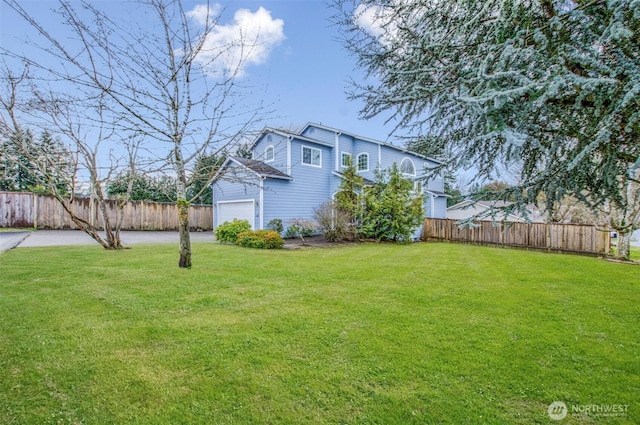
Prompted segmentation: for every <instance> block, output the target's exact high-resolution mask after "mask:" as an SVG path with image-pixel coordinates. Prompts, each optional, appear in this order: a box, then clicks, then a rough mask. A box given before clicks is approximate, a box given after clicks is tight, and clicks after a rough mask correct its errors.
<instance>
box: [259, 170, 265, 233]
mask: <svg viewBox="0 0 640 425" xmlns="http://www.w3.org/2000/svg"><path fill="white" fill-rule="evenodd" d="M258 211H259V212H260V220H259V222H258V225H259V228H260V230H263V229H264V177H262V179H261V180H260V205H258Z"/></svg>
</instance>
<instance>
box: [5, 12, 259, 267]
mask: <svg viewBox="0 0 640 425" xmlns="http://www.w3.org/2000/svg"><path fill="white" fill-rule="evenodd" d="M3 1H4V3H5V4H6V5H8V6H9V7H10V8H11V9H12V10H13V11H15V12H16V13H17V14H18V15H19V16H20V17H21V18H22V19H24V20H25V21H26V22H27V23H28V24H29V25H30V27H31V28H33V29H35V30H36V31H37V33H38V34H39V36H40V37H42V38H43V39H44V40H45V42H46V43H45V44H43V46H44V47H41V48H40V49H41V52H43V53H44V54H46V55H47V56H48V57H49V58H53V59H55V61H57V62H58V63H61V64H62V65H61V66H59V67H55V68H54V67H52V66H50V65H47V64H48V63H50V62H46V61H43V60H40V59H37V58H36V57H35V56H27V55H24V54H15V52H14V55H15V56H18V57H19V58H20V59H21V60H23V61H25V62H27V63H28V64H29V66H30V67H31V68H33V69H37V70H38V71H39V72H41V73H45V74H47V76H48V79H49V80H56V81H57V82H60V83H62V84H63V85H65V86H69V85H71V86H72V87H73V88H74V89H75V90H76V91H77V92H78V93H82V94H84V95H85V99H84V101H85V102H86V101H89V100H91V99H104V100H105V103H104V107H105V115H104V116H103V119H105V120H107V119H108V120H109V122H110V123H114V125H115V128H116V130H117V131H118V133H119V134H120V135H121V137H124V135H129V134H135V135H144V137H145V146H146V147H147V149H149V150H150V149H151V148H152V146H153V147H154V148H155V152H157V155H156V158H157V160H158V161H161V162H164V163H165V164H166V165H167V166H168V167H169V169H170V170H171V172H172V174H173V175H174V177H175V178H176V197H177V201H176V205H177V207H178V216H179V232H180V259H179V266H180V267H185V268H188V267H191V242H190V238H189V205H190V202H191V199H189V198H188V196H187V193H188V192H187V191H188V188H189V187H190V186H191V185H192V184H193V182H194V180H196V179H197V178H199V177H198V176H195V175H194V173H193V172H192V170H193V168H194V165H195V163H196V160H197V158H199V157H202V156H205V155H217V154H220V153H221V152H223V151H224V150H225V148H226V147H227V146H229V145H230V144H234V143H237V142H238V141H240V140H241V139H242V138H244V137H246V133H247V132H248V131H250V130H251V129H253V128H254V126H255V125H256V124H257V123H258V122H259V121H261V119H262V118H263V117H264V115H265V114H266V112H265V111H264V108H263V106H262V103H261V102H260V101H257V102H253V101H249V97H250V96H253V99H255V93H252V92H250V91H249V90H247V89H248V87H245V86H243V84H242V79H241V77H242V75H243V70H244V67H245V65H246V61H247V58H249V57H250V56H251V54H252V53H253V52H254V50H256V49H259V48H260V47H261V46H260V41H259V40H258V38H259V36H257V35H249V33H248V32H243V31H240V33H239V34H238V37H237V39H236V40H233V41H230V42H229V43H228V44H227V45H224V46H223V47H220V45H218V44H217V45H216V47H215V48H212V47H210V43H208V40H209V36H210V35H212V34H214V32H215V28H216V25H217V22H218V21H219V18H220V16H219V15H218V13H219V11H218V10H217V9H215V8H213V7H210V6H209V4H208V3H207V4H206V5H205V6H200V7H199V8H198V11H199V15H198V17H197V19H194V16H193V14H192V12H188V11H186V10H185V9H184V8H183V5H182V2H180V1H177V0H139V1H138V2H135V3H133V7H134V8H135V10H131V11H130V13H129V15H130V16H131V17H132V19H130V20H127V19H121V17H118V18H115V17H113V16H110V15H109V14H108V13H105V12H104V11H101V10H99V9H98V8H97V7H96V6H94V4H92V3H91V2H88V1H84V2H82V3H81V4H80V6H79V7H74V6H72V4H71V3H70V2H68V1H60V2H59V8H58V9H57V10H56V11H55V13H56V14H57V15H58V16H59V17H60V18H61V19H62V22H63V23H64V28H65V29H66V30H67V31H68V32H67V33H66V34H65V36H64V38H62V37H61V36H60V35H59V34H58V33H56V34H55V35H54V34H53V33H52V32H51V31H50V30H48V29H47V28H45V26H44V25H43V24H41V23H40V22H37V21H36V20H35V19H34V18H33V17H32V16H31V15H30V14H29V12H28V11H27V10H26V9H25V8H24V7H23V6H21V5H20V3H19V2H18V1H15V0H3ZM123 7H124V6H123ZM126 7H131V3H129V4H128V6H126ZM214 9H215V10H214ZM137 16H144V17H145V19H144V20H141V19H135V20H134V19H133V17H137ZM63 40H64V42H63ZM230 56H233V57H234V58H235V60H234V61H229V57H230ZM220 61H223V62H224V63H225V66H223V67H220V66H219V65H217V64H219V63H220ZM209 177H210V178H212V177H213V172H212V173H211V176H209Z"/></svg>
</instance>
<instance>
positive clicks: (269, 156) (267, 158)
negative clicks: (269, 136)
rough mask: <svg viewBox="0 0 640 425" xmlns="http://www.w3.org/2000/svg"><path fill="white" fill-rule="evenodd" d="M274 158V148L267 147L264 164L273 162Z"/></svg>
mask: <svg viewBox="0 0 640 425" xmlns="http://www.w3.org/2000/svg"><path fill="white" fill-rule="evenodd" d="M273 158H274V151H273V146H267V147H266V149H265V150H264V162H271V161H273Z"/></svg>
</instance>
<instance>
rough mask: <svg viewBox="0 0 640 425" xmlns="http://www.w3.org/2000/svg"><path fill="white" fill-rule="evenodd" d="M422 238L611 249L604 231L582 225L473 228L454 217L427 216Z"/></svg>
mask: <svg viewBox="0 0 640 425" xmlns="http://www.w3.org/2000/svg"><path fill="white" fill-rule="evenodd" d="M423 239H424V240H432V239H436V240H447V241H455V242H469V243H477V244H487V245H500V246H516V247H526V248H535V249H545V250H553V251H568V252H576V253H588V254H603V255H606V254H608V253H609V251H610V249H611V239H610V233H609V232H608V231H606V230H600V229H598V228H596V226H592V225H582V224H557V223H501V222H496V223H493V222H491V221H477V222H475V223H474V226H473V227H459V226H458V224H457V220H447V219H434V218H428V219H426V220H425V222H424V232H423Z"/></svg>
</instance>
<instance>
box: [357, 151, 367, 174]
mask: <svg viewBox="0 0 640 425" xmlns="http://www.w3.org/2000/svg"><path fill="white" fill-rule="evenodd" d="M356 163H357V165H358V171H369V154H368V153H361V154H359V155H358V158H357V161H356Z"/></svg>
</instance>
